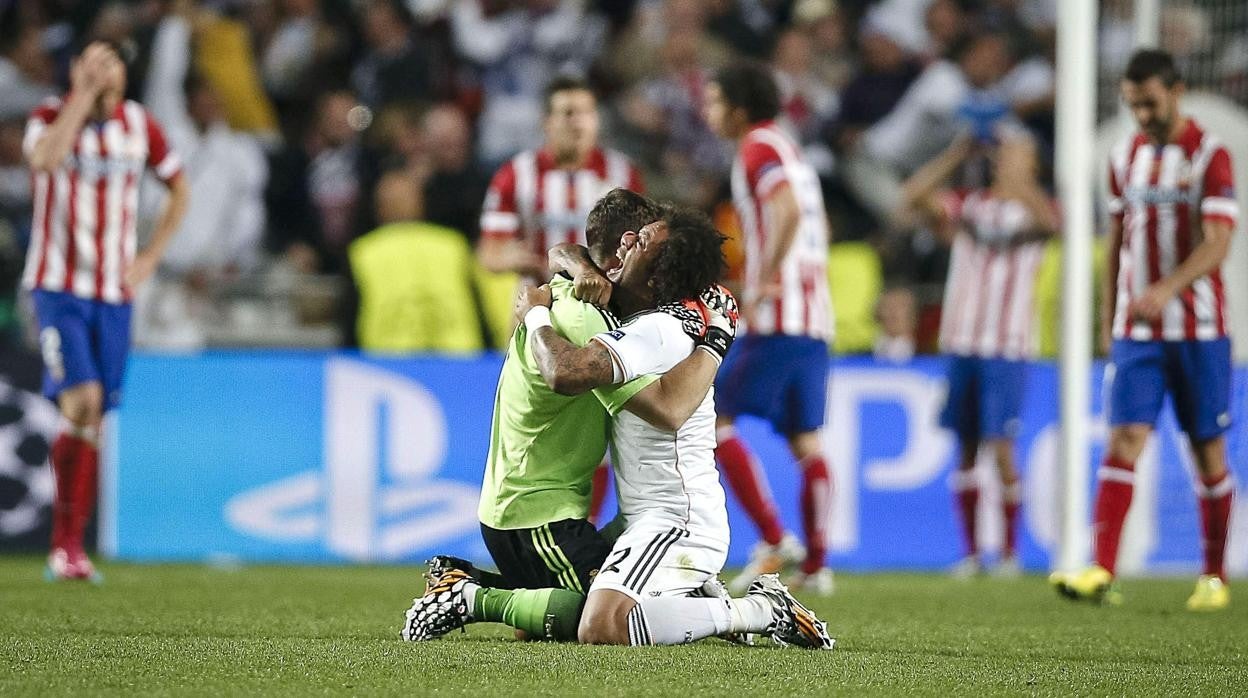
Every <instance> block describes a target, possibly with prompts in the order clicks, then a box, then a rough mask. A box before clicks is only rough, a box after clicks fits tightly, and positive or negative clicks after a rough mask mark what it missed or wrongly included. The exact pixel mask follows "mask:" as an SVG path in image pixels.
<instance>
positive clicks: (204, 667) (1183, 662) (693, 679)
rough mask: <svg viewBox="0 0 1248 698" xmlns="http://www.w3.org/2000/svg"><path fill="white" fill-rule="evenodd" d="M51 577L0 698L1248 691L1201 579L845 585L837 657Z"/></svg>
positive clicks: (288, 594) (343, 595)
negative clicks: (646, 642)
mask: <svg viewBox="0 0 1248 698" xmlns="http://www.w3.org/2000/svg"><path fill="white" fill-rule="evenodd" d="M103 569H104V572H105V574H106V575H107V583H106V584H104V585H103V586H100V587H91V586H88V585H84V584H69V583H61V584H47V583H45V582H43V581H42V580H41V579H40V576H39V574H40V562H39V561H38V560H35V559H32V558H0V696H11V695H40V696H45V695H67V694H75V695H77V694H82V693H84V692H86V693H96V692H107V693H123V692H124V693H133V692H136V691H137V692H140V693H142V694H145V695H147V694H153V693H156V694H178V695H185V694H202V695H226V694H230V695H237V694H256V693H281V694H292V695H305V694H310V693H335V694H357V695H360V694H363V695H369V694H378V693H386V694H398V693H406V694H408V695H425V694H448V695H456V694H459V695H477V696H498V695H506V696H511V695H553V696H565V695H596V696H598V695H635V696H661V695H679V696H682V697H686V698H687V697H691V696H699V695H714V696H756V695H776V696H794V695H817V694H827V693H829V692H836V693H841V694H853V695H859V694H863V693H875V694H881V695H896V694H901V693H917V694H946V695H947V694H957V695H981V694H986V693H1008V694H1049V695H1053V694H1071V693H1073V694H1079V695H1121V694H1137V695H1138V694H1171V695H1174V694H1187V695H1191V696H1196V695H1237V694H1238V695H1246V694H1248V622H1246V621H1248V597H1245V599H1244V603H1241V604H1240V605H1236V606H1233V608H1232V610H1230V611H1229V612H1227V613H1223V614H1219V615H1207V616H1197V615H1192V614H1189V613H1187V612H1185V611H1184V610H1183V600H1184V598H1185V597H1186V595H1187V593H1188V591H1189V582H1188V581H1186V580H1182V581H1180V580H1174V581H1143V580H1138V581H1128V582H1127V583H1125V584H1124V591H1125V593H1126V594H1127V605H1125V606H1123V607H1121V608H1093V607H1085V606H1079V605H1072V604H1071V603H1069V602H1065V601H1061V600H1059V599H1057V598H1056V597H1055V595H1054V594H1052V593H1051V592H1050V591H1049V590H1048V589H1047V588H1046V586H1045V584H1044V582H1043V580H1041V579H1039V578H1024V579H1022V580H1017V581H1012V582H1006V581H996V580H987V579H986V580H982V581H974V582H968V583H958V582H953V581H950V580H948V579H945V578H941V577H936V576H920V575H864V576H853V575H841V576H840V577H838V579H837V583H838V591H837V595H836V596H834V597H832V598H831V599H827V600H810V601H811V603H812V605H813V606H814V607H815V608H816V609H817V611H818V612H819V613H820V614H821V615H822V617H823V618H824V619H826V620H827V621H828V624H829V627H830V628H831V629H832V631H833V634H834V635H835V636H836V637H837V638H838V641H837V647H836V650H835V651H834V652H830V653H816V652H811V651H805V650H798V649H780V648H771V647H758V648H744V647H736V646H732V645H728V644H725V643H723V642H720V641H718V640H711V641H704V642H702V643H699V644H696V645H692V646H684V647H671V648H640V649H631V648H621V647H577V646H572V645H555V644H546V643H519V642H515V641H512V640H510V639H507V638H508V637H509V632H508V631H506V630H505V629H504V628H503V627H502V626H497V625H478V626H474V627H472V628H470V629H469V631H468V633H467V634H459V633H456V634H453V635H452V636H450V637H449V638H447V639H444V640H441V641H436V642H429V643H423V644H416V645H411V644H405V643H402V642H400V641H399V640H398V627H399V621H400V618H401V616H402V612H403V610H404V609H405V608H406V607H407V605H408V604H409V603H410V597H411V595H412V594H413V592H414V591H415V578H416V575H415V572H414V571H413V570H410V569H399V568H358V567H357V568H345V567H343V568H313V567H249V568H244V569H241V570H232V571H231V570H220V569H210V568H205V567H197V566H140V565H118V564H112V565H105V566H104V567H103Z"/></svg>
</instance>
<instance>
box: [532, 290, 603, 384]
mask: <svg viewBox="0 0 1248 698" xmlns="http://www.w3.org/2000/svg"><path fill="white" fill-rule="evenodd" d="M553 303H554V299H553V297H552V296H551V293H550V287H549V286H538V287H536V288H522V289H520V292H519V294H518V295H517V296H516V308H515V310H516V316H517V317H521V318H524V323H525V325H526V326H527V327H528V328H529V342H530V349H529V350H530V352H531V353H532V356H533V360H534V361H535V362H536V363H537V368H538V371H540V372H541V374H542V378H543V379H544V380H545V381H546V385H547V386H549V387H550V389H551V390H553V391H555V392H556V393H559V394H560V395H580V394H581V393H584V392H587V391H590V390H593V389H594V388H597V387H600V386H604V385H610V384H611V383H612V382H614V378H615V372H614V371H615V369H614V366H613V365H612V363H611V353H610V352H609V351H608V350H607V348H606V347H604V346H603V345H602V344H600V343H598V342H590V343H589V344H588V345H586V346H584V347H578V346H576V345H575V344H573V343H572V342H569V341H568V340H566V339H564V338H563V337H560V336H559V333H558V332H555V328H554V327H552V326H551V325H550V306H551V305H552V304H553ZM534 311H537V312H534ZM543 311H544V312H543Z"/></svg>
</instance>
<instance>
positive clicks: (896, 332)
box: [873, 286, 919, 364]
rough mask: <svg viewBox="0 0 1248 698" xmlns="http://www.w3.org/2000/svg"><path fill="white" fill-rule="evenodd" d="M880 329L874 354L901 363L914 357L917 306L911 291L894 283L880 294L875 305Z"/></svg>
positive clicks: (884, 359)
mask: <svg viewBox="0 0 1248 698" xmlns="http://www.w3.org/2000/svg"><path fill="white" fill-rule="evenodd" d="M876 316H877V317H878V318H879V322H880V333H879V335H878V336H876V338H875V348H874V350H873V353H874V354H875V358H877V359H880V360H882V361H887V362H889V363H895V364H904V363H907V362H908V361H910V359H912V358H914V352H915V329H916V327H917V325H918V319H919V318H918V310H917V308H916V302H915V299H914V291H911V290H910V289H908V288H906V287H904V286H896V287H893V288H890V289H888V290H887V291H884V292H883V293H881V294H880V300H879V302H878V304H877V306H876Z"/></svg>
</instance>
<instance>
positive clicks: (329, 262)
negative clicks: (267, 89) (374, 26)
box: [268, 91, 368, 272]
mask: <svg viewBox="0 0 1248 698" xmlns="http://www.w3.org/2000/svg"><path fill="white" fill-rule="evenodd" d="M367 118H368V117H367V116H366V112H365V111H364V110H363V109H362V108H360V105H359V104H357V102H356V100H355V97H354V95H352V94H351V93H350V92H346V91H335V92H329V93H326V94H325V95H323V96H322V97H321V98H320V100H319V102H318V108H317V115H316V122H315V124H314V126H313V129H312V131H311V133H309V134H308V136H307V137H306V138H305V139H304V142H303V143H302V144H301V146H300V147H287V148H286V149H285V150H284V151H283V152H281V153H279V154H278V155H277V157H276V158H275V160H274V163H273V167H272V181H271V184H270V188H269V192H268V201H269V205H270V206H271V207H276V208H278V209H280V210H282V211H283V215H282V216H280V217H275V218H274V219H273V221H272V222H273V227H272V228H271V229H270V233H271V234H272V235H273V239H272V245H273V246H274V247H276V248H277V251H278V252H280V253H281V254H283V255H284V256H285V257H286V259H287V261H288V262H289V263H290V264H291V265H292V266H293V267H294V268H295V269H297V270H299V271H302V272H315V271H318V270H320V271H329V272H334V271H339V270H342V269H343V268H344V266H343V262H344V255H345V253H346V247H347V244H348V243H350V242H351V239H352V238H354V237H355V235H356V231H357V226H358V220H359V217H360V216H361V211H360V210H359V206H360V202H361V197H362V195H363V189H362V185H361V178H360V170H361V167H362V166H363V165H362V162H361V147H360V134H359V131H360V128H361V127H363V126H364V125H366V124H365V123H364V121H365V120H366V119H367Z"/></svg>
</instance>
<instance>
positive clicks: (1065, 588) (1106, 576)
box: [1049, 565, 1122, 606]
mask: <svg viewBox="0 0 1248 698" xmlns="http://www.w3.org/2000/svg"><path fill="white" fill-rule="evenodd" d="M1049 584H1051V585H1052V586H1053V587H1054V588H1055V589H1057V593H1059V594H1061V595H1062V596H1064V597H1066V598H1068V599H1072V600H1075V601H1091V602H1093V603H1099V604H1104V605H1107V606H1118V605H1121V604H1122V593H1121V592H1119V591H1118V590H1117V589H1116V588H1115V585H1114V575H1112V574H1110V572H1109V570H1107V569H1105V568H1104V567H1101V566H1100V565H1090V566H1088V567H1085V568H1083V569H1082V570H1079V571H1077V572H1054V573H1053V574H1051V575H1049Z"/></svg>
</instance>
